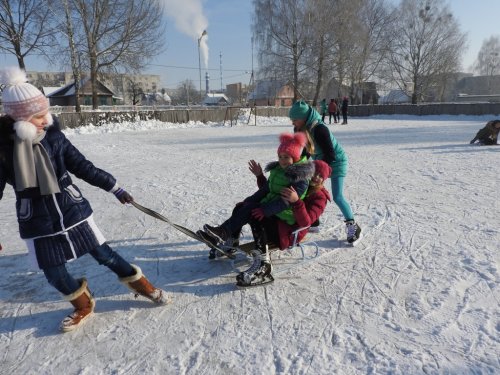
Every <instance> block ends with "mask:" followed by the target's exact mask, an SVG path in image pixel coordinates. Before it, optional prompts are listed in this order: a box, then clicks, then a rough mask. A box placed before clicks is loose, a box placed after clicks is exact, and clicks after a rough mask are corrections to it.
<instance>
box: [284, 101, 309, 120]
mask: <svg viewBox="0 0 500 375" xmlns="http://www.w3.org/2000/svg"><path fill="white" fill-rule="evenodd" d="M309 108H311V107H309V104H307V103H306V102H305V101H303V100H298V101H296V102H295V103H293V105H292V107H291V108H290V111H289V112H288V117H290V118H291V119H292V120H305V119H306V118H307V115H308V114H309Z"/></svg>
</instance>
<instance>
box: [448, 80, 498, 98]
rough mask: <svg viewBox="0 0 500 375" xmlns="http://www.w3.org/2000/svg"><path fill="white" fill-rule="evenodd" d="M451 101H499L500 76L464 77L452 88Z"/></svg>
mask: <svg viewBox="0 0 500 375" xmlns="http://www.w3.org/2000/svg"><path fill="white" fill-rule="evenodd" d="M453 94H454V95H453V98H452V99H453V100H455V101H460V102H466V101H468V102H498V101H500V76H499V75H494V76H476V77H470V76H469V77H464V78H462V79H461V80H459V81H458V82H457V84H456V85H455V87H454V93H453Z"/></svg>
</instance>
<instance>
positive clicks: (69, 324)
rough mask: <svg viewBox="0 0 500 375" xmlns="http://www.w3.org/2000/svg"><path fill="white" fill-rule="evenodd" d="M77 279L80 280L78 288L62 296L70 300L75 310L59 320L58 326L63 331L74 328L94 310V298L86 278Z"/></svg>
mask: <svg viewBox="0 0 500 375" xmlns="http://www.w3.org/2000/svg"><path fill="white" fill-rule="evenodd" d="M78 281H79V282H80V288H78V290H77V291H76V292H74V293H71V294H70V295H67V296H64V299H65V300H66V301H69V302H71V304H72V305H73V306H74V308H75V311H73V312H72V313H71V314H70V315H68V316H67V317H66V318H64V320H63V321H62V322H61V326H60V328H61V331H63V332H69V331H72V330H74V329H75V328H77V327H78V326H79V325H80V324H82V323H83V322H84V321H85V320H87V318H89V317H90V316H91V315H92V314H93V312H94V307H95V300H94V298H93V297H92V294H90V290H89V287H88V285H87V280H86V279H79V280H78Z"/></svg>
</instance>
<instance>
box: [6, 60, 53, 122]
mask: <svg viewBox="0 0 500 375" xmlns="http://www.w3.org/2000/svg"><path fill="white" fill-rule="evenodd" d="M26 81H27V77H26V73H25V72H24V70H21V69H20V68H18V67H16V66H13V67H8V68H5V69H2V71H1V72H0V83H2V84H4V85H5V88H4V89H3V92H2V104H3V110H4V112H5V113H6V114H7V115H9V116H10V117H12V118H13V119H14V120H16V121H18V120H24V121H29V120H30V119H31V118H32V117H33V116H34V115H36V114H39V113H42V112H44V111H46V110H48V109H49V100H48V99H47V98H46V97H45V95H43V94H42V92H41V91H40V90H38V89H37V88H36V87H35V86H33V85H32V84H30V83H28V82H26Z"/></svg>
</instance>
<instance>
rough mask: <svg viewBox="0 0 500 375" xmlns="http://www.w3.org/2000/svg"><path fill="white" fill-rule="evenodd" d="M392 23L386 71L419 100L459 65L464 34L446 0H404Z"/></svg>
mask: <svg viewBox="0 0 500 375" xmlns="http://www.w3.org/2000/svg"><path fill="white" fill-rule="evenodd" d="M393 24H394V27H393V28H392V29H391V36H390V40H391V41H392V42H391V50H390V52H389V54H388V68H389V69H388V70H387V72H389V73H390V75H391V77H390V78H392V79H393V80H394V82H396V83H397V84H398V86H399V88H400V89H402V90H404V91H405V92H406V93H407V94H408V95H411V98H412V103H413V104H416V103H417V102H418V101H421V100H422V98H424V96H425V94H426V92H427V90H428V89H429V88H431V87H432V86H434V85H436V84H437V82H436V79H438V78H439V77H440V76H442V75H443V74H447V73H449V72H451V71H456V70H457V69H458V66H459V61H460V57H461V54H462V52H463V48H462V47H463V45H464V44H465V34H464V33H462V32H461V31H460V27H459V24H458V22H457V21H456V20H455V18H454V17H453V15H452V14H451V13H450V11H449V10H448V7H447V6H445V5H444V2H443V0H402V2H401V4H400V5H399V7H398V9H397V12H396V13H395V18H394V23H393Z"/></svg>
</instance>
